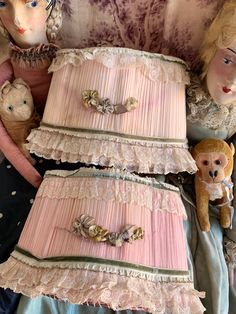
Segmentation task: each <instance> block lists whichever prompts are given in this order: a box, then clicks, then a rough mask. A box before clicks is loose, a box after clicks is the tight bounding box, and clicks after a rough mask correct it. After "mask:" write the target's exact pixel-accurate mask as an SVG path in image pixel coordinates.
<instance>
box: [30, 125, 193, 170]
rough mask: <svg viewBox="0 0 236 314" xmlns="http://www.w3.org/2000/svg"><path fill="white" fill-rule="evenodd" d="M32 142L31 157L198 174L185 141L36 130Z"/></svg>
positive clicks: (126, 168)
mask: <svg viewBox="0 0 236 314" xmlns="http://www.w3.org/2000/svg"><path fill="white" fill-rule="evenodd" d="M104 133H106V132H104ZM140 138H141V137H140ZM28 141H29V144H28V149H29V150H30V152H31V153H34V154H36V155H38V156H40V157H44V158H46V159H54V160H61V161H62V162H65V161H67V162H71V163H75V162H83V163H86V164H94V165H101V166H105V167H115V168H118V169H121V170H128V171H130V172H133V171H135V172H138V173H159V174H167V173H170V172H171V173H178V172H182V171H187V172H189V173H195V172H196V171H197V167H196V164H195V161H194V160H193V158H192V156H191V154H190V153H189V151H188V149H187V147H188V146H187V144H186V143H185V142H184V141H182V142H181V141H180V142H178V141H177V140H176V141H173V142H171V140H170V141H168V139H163V140H156V141H154V140H152V139H151V138H150V140H149V141H148V140H145V138H144V139H143V140H142V139H137V140H136V139H132V138H129V137H128V136H127V137H123V136H122V135H119V134H117V136H116V135H113V136H111V135H109V134H101V133H100V134H99V131H98V132H97V133H96V134H91V133H89V132H87V133H86V132H80V131H77V132H73V131H69V130H65V129H63V128H61V129H53V128H49V127H44V126H41V127H40V128H38V129H35V130H32V132H31V133H30V135H29V137H28Z"/></svg>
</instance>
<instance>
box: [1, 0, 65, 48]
mask: <svg viewBox="0 0 236 314" xmlns="http://www.w3.org/2000/svg"><path fill="white" fill-rule="evenodd" d="M61 23H62V16H61V9H60V5H59V2H58V1H57V0H0V33H2V34H3V35H4V36H5V37H9V38H11V39H12V40H13V41H14V42H15V43H16V44H17V45H19V46H20V47H21V48H28V47H33V46H36V45H38V44H40V43H47V42H54V41H55V39H56V35H57V32H58V30H59V29H60V27H61Z"/></svg>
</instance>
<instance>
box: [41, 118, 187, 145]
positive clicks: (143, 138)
mask: <svg viewBox="0 0 236 314" xmlns="http://www.w3.org/2000/svg"><path fill="white" fill-rule="evenodd" d="M40 126H41V127H46V128H51V129H58V130H67V131H71V132H80V133H90V134H96V135H98V134H101V135H110V136H119V137H122V138H125V139H131V140H140V141H150V142H155V141H159V142H163V143H172V142H173V143H179V144H182V143H187V142H186V141H187V140H186V139H176V138H175V139H173V138H162V137H147V136H138V135H132V134H125V133H118V132H111V131H104V130H99V129H84V128H73V127H65V126H60V125H53V124H49V123H44V122H41V123H40Z"/></svg>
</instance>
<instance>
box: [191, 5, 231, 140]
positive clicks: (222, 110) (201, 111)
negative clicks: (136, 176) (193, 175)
mask: <svg viewBox="0 0 236 314" xmlns="http://www.w3.org/2000/svg"><path fill="white" fill-rule="evenodd" d="M235 8H236V1H229V2H227V3H226V4H225V5H224V7H223V9H222V10H221V11H220V13H219V14H218V15H217V17H216V18H215V20H214V21H213V23H212V24H211V26H210V28H209V29H208V31H207V32H206V35H205V38H204V41H203V44H202V47H201V58H202V61H203V68H202V73H201V79H199V77H198V76H196V75H194V74H192V80H191V85H190V86H189V88H188V89H187V123H188V138H189V139H190V140H193V141H198V140H201V139H203V138H206V137H208V138H221V139H227V138H229V137H231V136H232V135H233V134H234V133H235V130H236V85H235V83H236V32H235V28H236V11H235Z"/></svg>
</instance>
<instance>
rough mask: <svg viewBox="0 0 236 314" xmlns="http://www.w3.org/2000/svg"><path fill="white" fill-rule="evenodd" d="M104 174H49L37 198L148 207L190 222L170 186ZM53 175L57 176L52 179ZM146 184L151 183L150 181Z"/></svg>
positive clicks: (55, 172) (59, 172)
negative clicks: (93, 200)
mask: <svg viewBox="0 0 236 314" xmlns="http://www.w3.org/2000/svg"><path fill="white" fill-rule="evenodd" d="M96 172H97V177H96ZM104 172H105V171H104ZM104 172H102V171H99V170H97V171H95V170H93V173H94V175H91V176H88V175H89V174H87V175H86V172H85V173H84V174H83V171H82V175H81V177H79V176H73V173H75V172H72V173H71V176H69V175H70V174H69V173H70V172H69V173H68V176H67V177H65V178H63V177H60V174H61V171H54V172H47V173H46V176H45V178H44V180H43V182H42V183H41V185H40V188H39V190H38V193H37V198H38V197H41V198H42V197H48V198H52V199H53V198H55V199H67V198H75V199H96V200H101V201H106V202H107V201H113V202H119V203H124V204H127V203H130V204H135V205H137V206H143V207H146V208H148V209H149V210H151V211H160V212H167V213H171V214H176V215H178V216H181V217H183V218H184V219H186V218H187V216H186V212H185V208H184V206H183V203H182V201H181V198H180V195H179V193H178V192H177V191H171V190H169V189H168V185H165V184H159V185H160V187H158V186H155V187H154V186H150V185H148V184H145V183H141V184H140V183H137V182H133V181H128V180H127V179H125V177H123V179H122V177H118V176H116V175H115V173H114V174H113V177H112V176H111V177H110V178H109V177H105V176H104V177H102V173H104ZM106 172H108V171H106ZM50 173H53V174H54V175H53V176H50V175H49V174H50ZM57 173H58V175H59V176H57ZM63 173H65V171H64V172H63ZM99 173H100V177H99ZM83 175H84V177H83ZM117 179H118V180H117ZM146 181H147V182H148V180H146Z"/></svg>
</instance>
